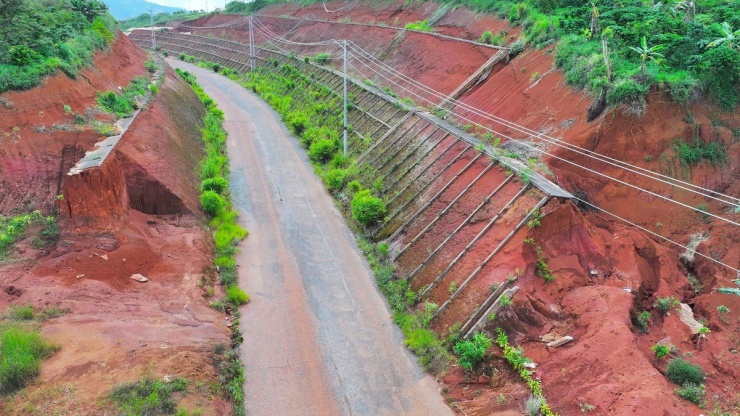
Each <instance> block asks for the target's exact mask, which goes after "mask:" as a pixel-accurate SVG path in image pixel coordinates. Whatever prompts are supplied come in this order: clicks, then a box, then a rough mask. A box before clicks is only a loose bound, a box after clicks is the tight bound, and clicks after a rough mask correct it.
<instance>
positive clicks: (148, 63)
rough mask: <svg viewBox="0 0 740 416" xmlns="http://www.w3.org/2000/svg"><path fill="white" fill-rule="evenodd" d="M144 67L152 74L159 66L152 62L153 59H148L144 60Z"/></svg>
mask: <svg viewBox="0 0 740 416" xmlns="http://www.w3.org/2000/svg"><path fill="white" fill-rule="evenodd" d="M144 68H146V70H147V71H149V73H151V74H153V73H155V72H157V69H159V66H157V63H156V62H154V59H148V60H147V61H146V62H144Z"/></svg>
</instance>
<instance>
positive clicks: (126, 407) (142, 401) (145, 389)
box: [110, 377, 188, 415]
mask: <svg viewBox="0 0 740 416" xmlns="http://www.w3.org/2000/svg"><path fill="white" fill-rule="evenodd" d="M187 389H188V384H187V381H185V379H182V378H177V379H175V380H173V381H160V380H155V379H153V378H150V377H145V378H143V379H142V380H141V381H134V382H131V383H126V384H123V385H120V386H117V387H114V388H113V390H111V392H110V398H111V401H112V402H113V405H114V406H115V408H116V409H117V410H118V411H119V412H120V414H123V415H160V414H170V415H171V414H175V412H176V411H177V402H176V401H175V397H174V396H175V393H185V392H186V391H187Z"/></svg>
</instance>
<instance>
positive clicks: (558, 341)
mask: <svg viewBox="0 0 740 416" xmlns="http://www.w3.org/2000/svg"><path fill="white" fill-rule="evenodd" d="M571 341H573V337H572V336H570V335H566V336H564V337H562V338H560V339H556V340H555V341H552V342H548V343H547V348H557V347H560V346H563V345H565V344H567V343H569V342H571Z"/></svg>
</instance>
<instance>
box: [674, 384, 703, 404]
mask: <svg viewBox="0 0 740 416" xmlns="http://www.w3.org/2000/svg"><path fill="white" fill-rule="evenodd" d="M704 391H705V389H704V385H703V384H694V383H688V384H686V385H684V386H682V387H681V388H679V389H677V390H676V394H678V395H679V396H680V397H681V398H682V399H684V400H688V401H690V402H691V403H694V404H695V405H697V406H698V405H701V403H702V401H703V400H704Z"/></svg>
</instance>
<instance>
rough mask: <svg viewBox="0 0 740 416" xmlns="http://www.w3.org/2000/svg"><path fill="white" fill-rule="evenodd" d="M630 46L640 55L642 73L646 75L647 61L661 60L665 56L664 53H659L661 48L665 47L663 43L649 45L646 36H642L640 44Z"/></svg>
mask: <svg viewBox="0 0 740 416" xmlns="http://www.w3.org/2000/svg"><path fill="white" fill-rule="evenodd" d="M629 48H630V49H632V50H633V51H634V52H636V53H637V54H638V55H640V59H641V60H642V65H640V74H641V75H645V65H646V64H647V61H655V62H659V61H660V59H661V58H663V54H661V53H658V51H659V50H661V49H663V45H654V46H650V47H648V44H647V39H646V38H645V36H643V37H642V40H641V42H640V46H638V47H634V46H630V47H629Z"/></svg>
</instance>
